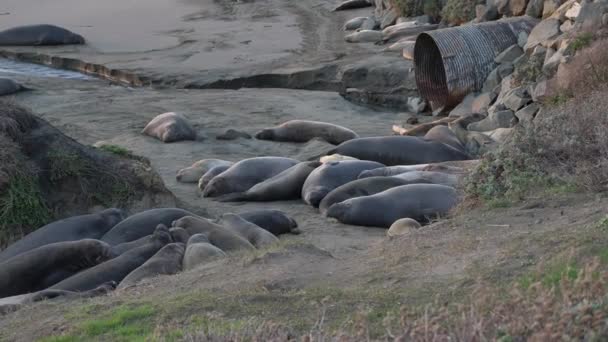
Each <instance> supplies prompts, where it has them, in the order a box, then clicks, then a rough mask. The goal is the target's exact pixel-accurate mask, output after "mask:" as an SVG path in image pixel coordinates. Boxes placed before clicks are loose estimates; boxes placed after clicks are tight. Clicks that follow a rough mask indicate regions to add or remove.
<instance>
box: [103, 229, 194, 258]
mask: <svg viewBox="0 0 608 342" xmlns="http://www.w3.org/2000/svg"><path fill="white" fill-rule="evenodd" d="M161 233H164V234H167V235H169V236H170V235H171V232H170V230H169V228H167V226H165V225H164V224H159V225H157V226H156V228H155V229H154V232H153V233H152V234H151V235H146V236H144V237H142V238H139V239H137V240H134V241H130V242H123V243H121V244H118V245H116V246H112V252H113V253H114V254H115V255H116V256H119V255H122V254H123V253H125V252H128V251H130V250H132V249H135V248H137V247H141V246H144V245H147V244H149V243H151V242H154V240H155V239H156V236H155V235H154V234H161ZM186 234H187V233H186ZM171 240H173V238H171Z"/></svg>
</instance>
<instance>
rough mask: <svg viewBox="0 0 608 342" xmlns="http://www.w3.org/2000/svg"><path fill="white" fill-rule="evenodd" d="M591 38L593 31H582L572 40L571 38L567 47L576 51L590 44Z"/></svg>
mask: <svg viewBox="0 0 608 342" xmlns="http://www.w3.org/2000/svg"><path fill="white" fill-rule="evenodd" d="M593 38H594V37H593V33H590V32H583V33H581V34H579V35H578V36H576V38H574V40H572V42H571V43H570V46H569V47H568V48H569V49H571V50H572V52H576V51H578V50H581V49H583V48H586V47H587V46H589V45H591V42H592V41H593Z"/></svg>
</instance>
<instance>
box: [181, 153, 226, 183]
mask: <svg viewBox="0 0 608 342" xmlns="http://www.w3.org/2000/svg"><path fill="white" fill-rule="evenodd" d="M232 164H234V163H233V162H230V161H227V160H221V159H202V160H199V161H197V162H196V163H194V164H192V165H191V166H188V167H185V168H183V169H181V170H179V171H177V175H176V176H175V179H177V181H178V182H182V183H197V182H198V181H199V180H200V179H201V177H203V175H204V174H205V173H207V171H209V170H211V169H212V168H214V167H216V166H231V165H232Z"/></svg>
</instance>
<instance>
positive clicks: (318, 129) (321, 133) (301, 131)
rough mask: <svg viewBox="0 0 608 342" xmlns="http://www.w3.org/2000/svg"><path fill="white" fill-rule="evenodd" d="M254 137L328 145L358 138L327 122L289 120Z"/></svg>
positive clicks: (344, 128) (351, 132) (265, 129)
mask: <svg viewBox="0 0 608 342" xmlns="http://www.w3.org/2000/svg"><path fill="white" fill-rule="evenodd" d="M255 137H256V139H260V140H274V141H291V142H307V141H309V140H311V139H314V138H321V139H323V140H325V141H327V142H328V143H330V144H334V145H338V144H341V143H343V142H345V141H347V140H351V139H355V138H358V137H359V136H358V135H357V133H355V132H353V131H352V130H350V129H348V128H346V127H342V126H338V125H334V124H331V123H327V122H320V121H309V120H291V121H287V122H285V123H283V124H281V125H279V126H276V127H272V128H264V129H263V130H261V131H260V132H258V133H256V135H255Z"/></svg>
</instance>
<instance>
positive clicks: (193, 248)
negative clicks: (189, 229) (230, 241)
mask: <svg viewBox="0 0 608 342" xmlns="http://www.w3.org/2000/svg"><path fill="white" fill-rule="evenodd" d="M224 257H226V253H224V251H222V250H221V249H219V248H217V247H215V246H214V245H212V244H211V243H210V242H209V239H207V237H206V236H205V235H203V234H194V235H192V237H190V240H188V246H187V247H186V254H184V265H183V268H184V270H186V271H187V270H191V269H193V268H196V267H197V266H199V265H201V264H203V263H205V262H209V261H213V260H216V259H220V258H224Z"/></svg>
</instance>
